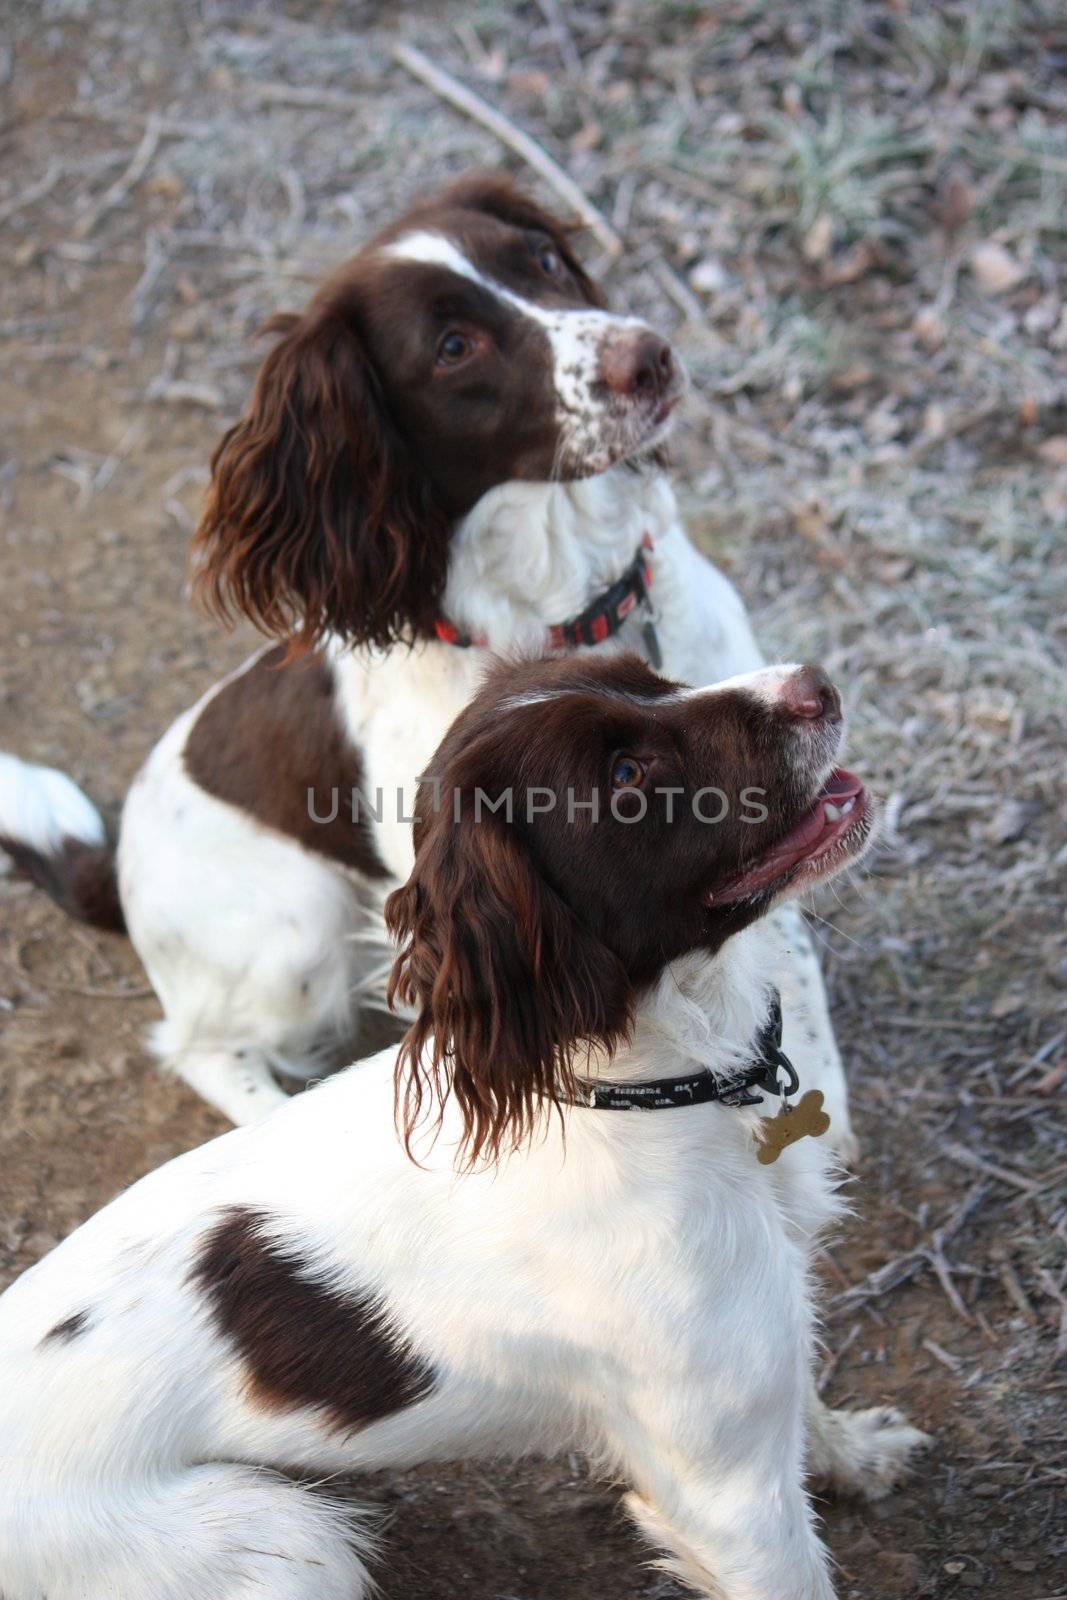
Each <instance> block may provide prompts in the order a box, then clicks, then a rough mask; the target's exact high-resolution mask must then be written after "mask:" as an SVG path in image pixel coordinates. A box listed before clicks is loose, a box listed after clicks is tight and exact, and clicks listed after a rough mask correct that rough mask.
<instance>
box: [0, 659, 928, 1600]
mask: <svg viewBox="0 0 1067 1600" xmlns="http://www.w3.org/2000/svg"><path fill="white" fill-rule="evenodd" d="M841 745H842V722H841V713H840V705H839V702H838V699H837V695H836V692H835V691H834V689H833V687H832V686H831V684H830V683H829V681H828V680H827V679H826V678H825V677H824V676H823V675H822V674H821V673H819V672H818V670H817V669H813V668H810V667H805V668H800V667H775V668H772V669H768V670H764V671H762V672H756V673H753V674H750V675H747V676H743V677H740V678H737V679H735V680H733V681H731V682H729V683H725V684H721V685H718V686H716V687H713V688H711V689H703V690H692V689H686V688H683V687H682V686H680V685H679V684H677V683H671V682H667V681H665V680H664V679H663V678H661V677H657V676H656V675H655V674H654V673H652V672H650V671H649V670H648V668H647V667H646V666H644V665H643V663H641V662H640V661H638V660H636V659H634V658H632V657H628V656H618V655H616V656H611V657H608V656H589V657H586V658H583V659H575V658H568V659H564V660H561V661H557V662H552V663H549V662H537V663H533V664H527V665H521V666H518V667H504V668H502V669H500V670H498V671H497V672H496V673H495V674H494V675H493V676H492V677H491V678H490V680H489V682H488V684H487V686H486V687H485V689H483V691H482V692H481V694H480V695H479V696H478V697H477V699H476V700H475V702H474V703H473V704H472V705H471V706H470V707H468V709H467V710H466V711H465V712H464V713H463V714H462V715H461V717H460V718H459V720H458V721H457V723H456V725H455V726H454V727H453V729H452V730H451V732H450V733H449V734H448V736H447V737H446V738H445V740H444V742H443V744H442V745H441V748H440V750H439V752H438V753H437V755H436V757H435V758H433V759H432V761H431V763H430V764H429V769H428V774H427V779H426V781H425V783H424V784H423V785H422V788H421V790H420V797H419V804H418V820H417V822H416V825H415V829H414V835H415V862H414V868H413V871H412V875H411V877H410V879H409V881H408V882H407V884H406V885H405V886H404V887H403V888H402V889H399V890H397V891H396V893H395V894H394V895H393V896H392V898H391V900H390V902H389V904H388V908H387V915H388V918H389V921H390V924H391V926H392V928H393V931H394V932H395V933H396V934H397V935H398V936H399V939H400V942H401V950H400V955H399V958H398V961H397V965H396V968H395V973H394V985H395V987H396V989H397V990H398V992H399V993H400V994H401V995H402V996H403V997H404V998H405V1000H406V1001H407V1003H408V1004H409V1005H411V1007H412V1008H413V1010H414V1013H415V1017H416V1020H415V1023H414V1025H413V1027H412V1029H411V1031H410V1032H409V1034H408V1037H407V1039H406V1041H405V1043H404V1044H403V1046H402V1047H401V1048H400V1049H399V1050H398V1049H396V1048H390V1049H388V1050H384V1051H382V1052H381V1054H379V1055H377V1056H375V1057H372V1058H371V1059H369V1060H367V1061H364V1062H361V1063H359V1065H358V1066H356V1067H353V1068H351V1069H350V1070H348V1071H346V1072H342V1073H340V1074H338V1075H337V1076H335V1077H334V1078H332V1079H331V1080H330V1081H329V1082H328V1083H325V1084H323V1085H321V1086H320V1087H317V1088H315V1089H312V1090H311V1091H310V1092H309V1093H307V1094H304V1095H300V1096H297V1097H296V1098H295V1099H293V1100H290V1101H289V1102H288V1103H287V1104H286V1105H285V1106H283V1107H282V1109H280V1110H279V1111H277V1112H276V1113H275V1114H274V1115H272V1116H268V1117H266V1118H264V1119H263V1120H262V1121H260V1122H259V1123H257V1124H256V1125H255V1126H254V1127H246V1128H239V1129H237V1130H235V1131H233V1132H231V1133H228V1134H225V1135H224V1136H223V1137H222V1138H220V1139H216V1140H213V1141H212V1142H210V1143H209V1144H207V1145H204V1146H202V1147H201V1148H200V1149H198V1150H193V1151H191V1152H190V1153H189V1154H187V1155H183V1156H181V1157H179V1158H178V1159H177V1160H176V1161H172V1162H170V1163H169V1164H168V1165H167V1166H165V1167H163V1168H161V1169H160V1170H159V1171H157V1172H154V1173H152V1174H150V1175H149V1176H148V1177H146V1178H144V1179H142V1180H141V1182H140V1183H138V1184H136V1185H135V1186H134V1187H133V1188H132V1189H130V1190H129V1191H128V1192H127V1193H126V1194H125V1195H123V1196H121V1197H120V1198H119V1199H117V1200H116V1201H114V1202H113V1203H112V1204H111V1205H109V1206H108V1207H106V1208H105V1209H104V1210H103V1211H101V1212H100V1213H99V1214H98V1215H97V1216H95V1217H94V1218H93V1219H92V1220H91V1221H89V1222H87V1223H86V1224H85V1225H84V1227H82V1228H80V1229H79V1230H78V1231H77V1232H76V1233H75V1234H73V1235H72V1236H71V1238H69V1239H68V1240H66V1242H65V1243H64V1244H62V1245H60V1246H59V1248H58V1249H57V1250H55V1251H54V1252H53V1253H52V1254H51V1255H50V1256H48V1257H46V1258H45V1260H43V1261H42V1262H40V1263H39V1264H38V1265H37V1266H35V1267H33V1268H31V1269H30V1270H29V1271H28V1272H27V1273H26V1274H25V1275H24V1276H23V1277H22V1278H21V1279H20V1280H19V1281H18V1282H17V1283H15V1284H14V1285H13V1286H12V1287H11V1288H10V1289H9V1290H8V1291H7V1293H6V1294H5V1295H4V1296H3V1297H2V1298H0V1593H2V1594H3V1595H4V1600H43V1597H45V1596H47V1600H360V1597H363V1596H367V1595H368V1594H369V1593H370V1592H371V1589H370V1582H369V1579H368V1575H367V1571H366V1567H365V1565H364V1559H363V1558H364V1557H365V1556H366V1554H367V1552H368V1547H369V1545H370V1543H371V1541H370V1538H369V1535H368V1529H367V1525H366V1523H365V1521H361V1520H360V1519H359V1517H358V1515H357V1514H354V1513H353V1512H352V1510H351V1508H350V1507H349V1508H346V1507H344V1506H343V1505H341V1504H339V1503H337V1502H336V1501H333V1500H331V1499H330V1498H329V1497H328V1496H324V1495H321V1494H318V1493H316V1492H314V1491H313V1490H312V1489H311V1488H309V1487H307V1486H305V1485H304V1484H302V1483H301V1482H300V1481H299V1480H300V1479H301V1478H304V1479H307V1478H309V1477H317V1478H320V1479H321V1478H323V1477H327V1478H328V1477H330V1476H333V1475H336V1474H340V1473H345V1472H351V1471H367V1470H377V1469H388V1470H393V1469H398V1468H405V1467H408V1466H410V1465H413V1464H415V1463H418V1462H428V1461H442V1460H447V1459H454V1458H456V1457H461V1456H464V1457H478V1456H501V1455H524V1454H530V1453H542V1452H555V1451H558V1450H562V1449H566V1448H575V1447H576V1448H579V1449H582V1450H584V1451H586V1452H588V1453H589V1454H590V1455H591V1456H592V1457H593V1459H594V1460H595V1461H596V1462H597V1463H598V1465H600V1466H601V1467H602V1468H603V1470H604V1471H605V1472H606V1473H608V1474H610V1475H611V1476H612V1477H615V1478H622V1479H623V1480H625V1481H626V1482H627V1483H628V1484H629V1486H630V1487H631V1489H632V1490H633V1493H631V1494H630V1496H629V1498H628V1502H627V1503H628V1507H629V1509H630V1511H631V1512H632V1514H633V1516H634V1517H635V1519H636V1521H637V1523H638V1524H639V1526H640V1528H641V1529H642V1531H643V1532H644V1533H645V1534H646V1536H647V1537H648V1539H649V1540H650V1542H651V1543H652V1544H653V1545H654V1546H655V1547H657V1548H658V1549H660V1550H661V1551H663V1552H664V1553H665V1555H666V1558H667V1560H666V1565H667V1566H668V1567H669V1569H670V1570H672V1571H673V1572H675V1573H677V1574H678V1575H679V1576H681V1577H682V1578H684V1579H685V1580H686V1581H687V1582H688V1583H690V1584H692V1585H693V1587H694V1588H695V1589H697V1590H698V1592H699V1593H700V1594H702V1595H706V1596H709V1597H710V1596H715V1600H831V1597H832V1593H833V1585H832V1579H831V1576H830V1571H829V1563H828V1560H827V1556H826V1552H825V1550H824V1548H823V1546H822V1544H821V1542H820V1540H819V1537H818V1534H817V1532H816V1529H815V1523H814V1518H813V1515H812V1511H811V1507H810V1505H809V1502H808V1497H807V1493H806V1490H805V1476H806V1474H807V1475H810V1476H813V1477H816V1478H820V1479H829V1480H830V1481H831V1482H832V1483H834V1484H836V1485H837V1486H838V1487H840V1488H843V1489H848V1490H852V1491H858V1492H860V1493H864V1494H867V1495H870V1496H876V1495H879V1494H882V1493H884V1492H885V1491H886V1490H887V1489H888V1487H889V1486H890V1485H891V1483H892V1482H893V1481H894V1479H895V1478H897V1477H898V1476H899V1475H900V1473H901V1472H902V1471H903V1470H904V1469H905V1467H906V1464H907V1462H908V1459H909V1457H910V1455H911V1453H912V1452H913V1451H914V1450H915V1449H916V1448H917V1446H919V1445H920V1444H921V1443H922V1441H923V1436H922V1435H921V1434H920V1433H919V1432H918V1431H917V1430H916V1429H914V1428H912V1427H909V1426H908V1424H907V1423H906V1422H905V1420H904V1419H903V1417H901V1416H900V1414H899V1413H898V1412H895V1411H892V1410H889V1409H887V1408H884V1407H878V1408H875V1409H873V1410H867V1411H858V1412H846V1411H830V1410H827V1408H826V1407H825V1406H824V1405H823V1404H822V1402H821V1401H820V1400H819V1399H818V1397H817V1395H816V1394H815V1390H814V1386H813V1385H812V1383H811V1368H812V1359H813V1342H814V1341H813V1308H812V1304H811V1294H810V1285H809V1281H808V1268H809V1261H810V1257H811V1253H812V1247H813V1242H814V1240H815V1238H816V1236H817V1235H818V1232H819V1230H820V1229H821V1228H822V1227H823V1226H824V1225H825V1224H826V1223H827V1221H828V1220H829V1219H830V1218H832V1216H833V1215H834V1211H835V1201H834V1195H833V1182H832V1176H831V1175H832V1170H833V1161H832V1158H831V1156H830V1155H829V1153H828V1151H827V1150H826V1148H825V1145H826V1140H825V1139H810V1138H805V1139H803V1140H801V1141H800V1142H799V1143H791V1144H790V1148H788V1149H786V1150H784V1152H783V1153H782V1155H781V1157H780V1159H779V1160H778V1161H777V1162H776V1163H774V1164H767V1163H766V1162H765V1157H766V1154H767V1145H766V1142H765V1133H766V1130H767V1129H768V1128H769V1127H770V1128H774V1127H776V1126H777V1124H778V1122H780V1121H781V1120H782V1118H783V1113H782V1112H780V1111H778V1107H779V1105H780V1088H779V1077H778V1074H779V1073H780V1072H781V1071H782V1070H784V1069H783V1064H782V1062H781V1060H780V1058H779V1057H778V1056H777V1054H773V1056H772V1061H773V1070H772V1077H771V1079H770V1083H769V1084H768V1080H767V1078H766V1073H765V1066H766V1063H765V1061H764V1058H763V1050H764V1046H763V1045H762V1044H761V1043H760V1042H759V1041H760V1040H761V1039H762V1037H763V1035H764V1032H765V1027H766V1018H767V1016H768V1009H769V1007H771V1006H772V1005H773V997H772V995H771V993H770V990H769V987H768V977H769V975H770V973H771V972H772V971H773V969H774V967H775V966H776V964H777V962H778V959H779V952H778V940H777V937H776V936H774V935H773V934H771V935H768V921H767V919H766V915H765V914H766V913H767V911H768V910H769V908H770V907H771V906H772V905H773V904H774V903H775V901H776V900H778V899H779V897H780V896H782V895H783V894H790V893H793V892H795V891H796V890H797V889H798V888H800V887H801V886H803V885H804V884H806V883H810V882H813V881H815V880H816V879H819V878H822V877H826V876H828V875H830V874H832V873H833V872H834V871H836V870H837V869H839V868H840V867H842V866H844V865H845V864H847V863H848V862H849V861H852V860H855V859H856V858H857V857H858V856H859V855H860V854H861V853H862V850H863V847H864V845H865V842H866V839H867V837H868V833H869V830H870V815H871V808H870V803H869V801H868V798H867V795H866V793H865V791H864V788H863V785H862V784H861V783H860V781H859V780H858V779H857V778H855V777H854V776H853V775H852V774H851V773H849V772H846V771H844V770H843V769H841V768H840V767H837V766H836V765H835V763H836V761H837V759H838V756H839V754H840V750H841ZM757 796H758V797H759V802H758V807H757V806H754V805H753V804H752V802H753V799H754V797H757ZM548 797H551V799H552V804H549V803H548ZM760 812H761V813H762V814H760ZM757 1057H758V1060H757V1059H756V1058H757ZM794 1064H795V1066H796V1068H797V1071H798V1073H799V1078H800V1085H799V1087H800V1088H801V1089H802V1090H806V1089H808V1088H809V1087H810V1079H809V1077H808V1056H806V1055H804V1054H800V1053H798V1055H797V1058H796V1061H795V1063H794ZM753 1073H755V1074H756V1076H755V1077H754V1076H753ZM739 1083H744V1084H748V1085H752V1084H753V1083H758V1085H759V1087H758V1088H757V1089H756V1090H755V1091H754V1092H743V1093H741V1094H740V1096H739V1094H738V1084H739ZM631 1105H632V1106H633V1108H632V1109H623V1108H624V1107H627V1106H631ZM650 1106H651V1107H654V1109H648V1107H650ZM396 1110H399V1113H400V1116H399V1121H400V1128H399V1130H398V1128H397V1127H396V1125H395V1122H394V1114H395V1111H396ZM776 1111H778V1116H777V1118H776V1119H775V1120H774V1122H771V1123H768V1122H767V1121H766V1120H765V1119H767V1118H768V1117H769V1116H772V1115H773V1113H774V1112H776ZM801 1115H802V1113H801V1112H800V1111H794V1113H793V1119H794V1120H799V1119H800V1117H801ZM785 1120H786V1121H789V1120H790V1119H789V1118H788V1117H787V1118H785ZM761 1141H764V1142H761ZM406 1142H407V1143H409V1144H410V1148H411V1152H412V1154H413V1155H414V1157H415V1158H416V1159H415V1160H410V1159H408V1154H407V1153H406V1150H405V1143H406Z"/></svg>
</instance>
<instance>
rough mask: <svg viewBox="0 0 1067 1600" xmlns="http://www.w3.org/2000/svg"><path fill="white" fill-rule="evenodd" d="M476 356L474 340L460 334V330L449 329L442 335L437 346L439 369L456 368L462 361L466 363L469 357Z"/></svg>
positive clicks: (464, 334) (467, 335)
mask: <svg viewBox="0 0 1067 1600" xmlns="http://www.w3.org/2000/svg"><path fill="white" fill-rule="evenodd" d="M473 354H474V340H473V339H472V338H471V337H470V335H469V334H466V333H460V331H459V329H458V328H449V330H448V332H447V333H445V334H442V335H441V338H440V339H439V340H438V344H437V365H438V366H439V367H456V366H458V365H459V363H460V362H461V361H466V359H467V357H468V356H472V355H473Z"/></svg>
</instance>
